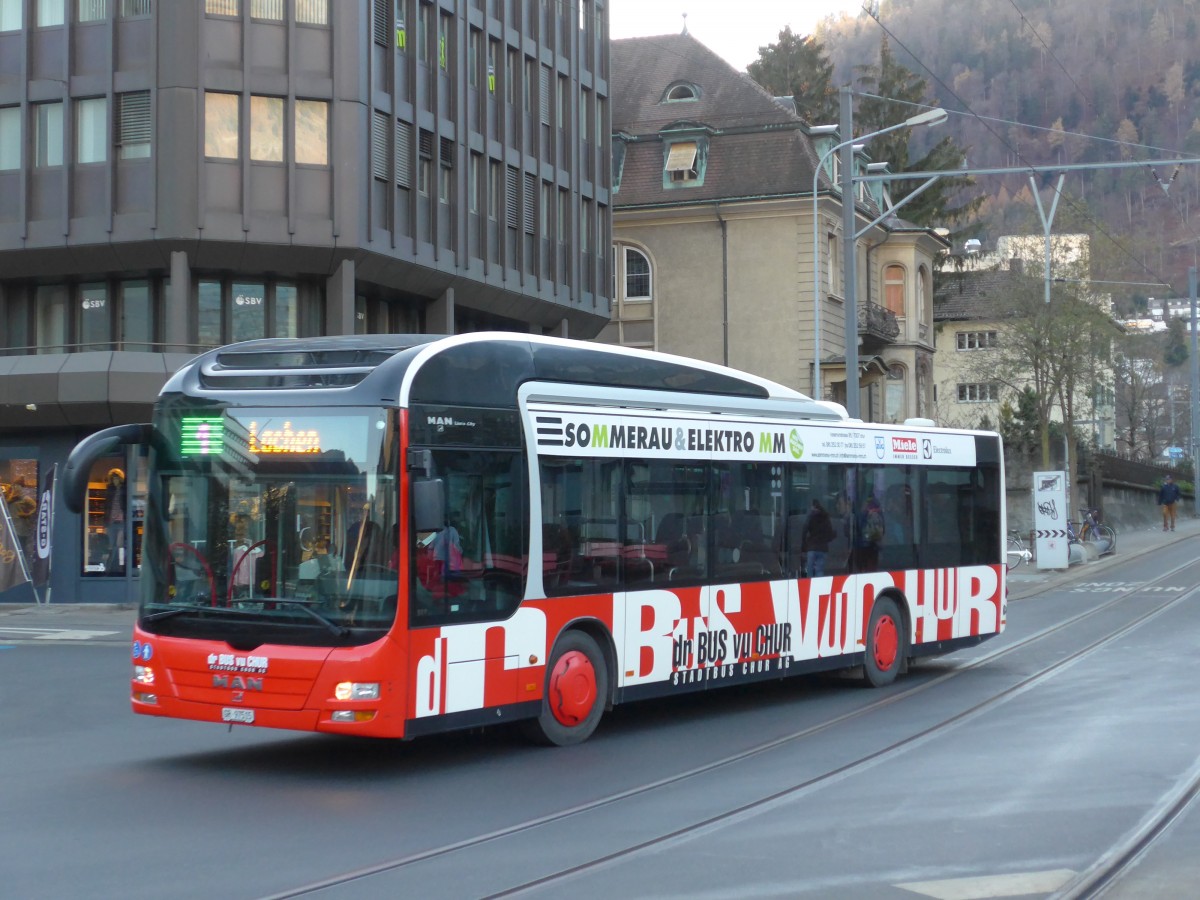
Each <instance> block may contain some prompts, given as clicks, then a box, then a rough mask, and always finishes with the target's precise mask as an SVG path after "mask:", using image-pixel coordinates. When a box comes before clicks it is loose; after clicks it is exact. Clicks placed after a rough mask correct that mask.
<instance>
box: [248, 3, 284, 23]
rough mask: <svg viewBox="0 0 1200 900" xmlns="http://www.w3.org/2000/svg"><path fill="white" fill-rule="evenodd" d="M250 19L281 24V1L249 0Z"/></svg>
mask: <svg viewBox="0 0 1200 900" xmlns="http://www.w3.org/2000/svg"><path fill="white" fill-rule="evenodd" d="M250 18H252V19H261V20H264V21H267V22H282V21H283V0H250Z"/></svg>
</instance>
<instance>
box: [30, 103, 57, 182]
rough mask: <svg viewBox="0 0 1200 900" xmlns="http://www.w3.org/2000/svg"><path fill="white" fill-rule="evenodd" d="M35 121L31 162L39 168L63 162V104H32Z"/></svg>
mask: <svg viewBox="0 0 1200 900" xmlns="http://www.w3.org/2000/svg"><path fill="white" fill-rule="evenodd" d="M34 116H35V119H36V122H37V127H36V130H35V131H34V136H33V137H34V144H33V164H34V165H35V166H37V167H38V168H39V169H44V168H49V167H51V166H61V165H62V164H63V105H62V103H61V102H58V103H38V104H36V105H35V106H34Z"/></svg>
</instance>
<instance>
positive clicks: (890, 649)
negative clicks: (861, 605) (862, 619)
mask: <svg viewBox="0 0 1200 900" xmlns="http://www.w3.org/2000/svg"><path fill="white" fill-rule="evenodd" d="M871 646H872V648H873V653H874V654H875V665H876V666H877V667H878V668H879V670H880V671H881V672H886V671H888V670H889V669H891V667H892V666H893V665H895V663H896V653H897V651H898V650H899V649H900V631H899V629H898V628H897V627H896V620H895V619H893V618H892V617H891V616H887V615H884V616H880V617H879V620H878V621H877V622H876V623H875V634H874V635H872V640H871Z"/></svg>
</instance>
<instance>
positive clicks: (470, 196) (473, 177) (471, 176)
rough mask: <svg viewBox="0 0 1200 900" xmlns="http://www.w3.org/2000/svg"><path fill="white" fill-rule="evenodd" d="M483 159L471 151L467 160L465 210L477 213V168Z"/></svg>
mask: <svg viewBox="0 0 1200 900" xmlns="http://www.w3.org/2000/svg"><path fill="white" fill-rule="evenodd" d="M482 161H483V157H482V156H480V155H479V154H478V153H472V154H471V156H470V158H469V159H468V161H467V165H468V170H467V211H468V212H470V213H472V214H474V215H478V214H479V169H480V165H481V163H482Z"/></svg>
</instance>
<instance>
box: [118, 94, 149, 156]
mask: <svg viewBox="0 0 1200 900" xmlns="http://www.w3.org/2000/svg"><path fill="white" fill-rule="evenodd" d="M117 146H119V147H120V148H121V149H120V157H121V159H142V158H145V157H147V156H149V155H150V92H149V91H131V92H130V93H128V94H118V95H117Z"/></svg>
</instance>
